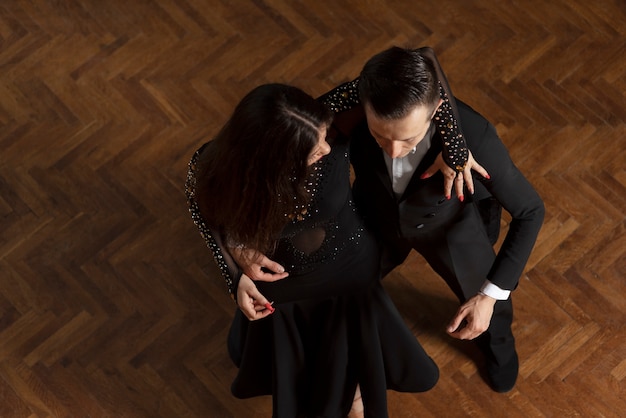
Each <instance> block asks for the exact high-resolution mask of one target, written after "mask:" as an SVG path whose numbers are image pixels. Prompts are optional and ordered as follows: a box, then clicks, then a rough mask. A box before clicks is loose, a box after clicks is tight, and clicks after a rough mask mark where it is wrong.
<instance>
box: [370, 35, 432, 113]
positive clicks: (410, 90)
mask: <svg viewBox="0 0 626 418" xmlns="http://www.w3.org/2000/svg"><path fill="white" fill-rule="evenodd" d="M359 96H360V100H361V102H362V103H363V104H364V105H369V106H371V108H372V109H373V110H374V112H375V113H376V115H377V116H379V117H380V118H383V119H399V118H402V117H404V116H406V115H407V114H408V113H409V112H410V111H411V110H413V109H414V108H415V106H417V105H420V106H424V105H426V106H432V107H433V109H434V107H435V105H436V104H437V101H438V99H439V87H438V83H437V76H436V73H435V68H434V66H433V63H432V62H431V61H430V60H429V59H428V58H426V57H425V56H424V55H422V53H421V50H419V49H404V48H400V47H397V46H394V47H391V48H389V49H387V50H385V51H383V52H380V53H378V54H376V55H374V56H373V57H372V58H370V59H369V61H367V63H366V64H365V66H364V67H363V70H362V71H361V75H360V79H359Z"/></svg>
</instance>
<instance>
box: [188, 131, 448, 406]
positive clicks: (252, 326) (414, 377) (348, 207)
mask: <svg viewBox="0 0 626 418" xmlns="http://www.w3.org/2000/svg"><path fill="white" fill-rule="evenodd" d="M207 145H210V143H209V144H207ZM200 152H210V146H208V147H203V148H201V149H200V150H199V151H198V152H197V153H196V155H194V158H193V159H192V161H191V163H190V172H189V178H188V183H187V192H188V198H189V202H190V207H191V212H192V216H193V219H194V221H195V222H196V224H197V225H198V226H199V227H200V231H201V233H202V235H203V236H204V238H205V239H206V240H207V244H208V245H209V248H211V250H212V251H213V254H214V256H215V259H216V261H217V262H218V265H220V268H221V269H222V273H223V275H224V277H225V278H226V279H227V283H228V285H229V289H230V290H231V292H234V293H235V294H236V283H237V275H238V271H237V268H236V266H235V265H234V264H232V262H231V260H230V259H229V258H228V254H226V253H225V252H224V251H223V249H222V248H221V245H220V244H221V242H220V240H219V236H217V235H216V234H215V233H212V231H211V230H209V228H207V226H206V223H205V222H204V220H203V219H202V216H201V215H200V213H199V210H198V207H197V205H196V204H195V200H194V186H195V177H194V170H195V160H196V159H197V157H198V155H199V153H200ZM313 169H314V170H313V173H312V175H311V178H310V182H309V184H308V186H309V189H310V191H311V193H312V199H311V203H310V205H309V207H308V208H307V210H306V213H305V214H303V215H302V216H300V217H299V218H301V219H294V220H293V221H291V222H290V223H289V224H288V225H287V226H286V227H285V229H284V231H283V233H282V237H281V239H280V241H279V243H278V245H277V247H276V250H275V252H274V254H272V255H271V256H270V258H272V259H273V260H275V261H277V262H278V263H280V264H282V265H283V266H284V267H285V269H286V271H288V272H289V276H288V277H287V278H286V279H283V280H280V281H277V282H273V283H268V282H259V281H257V282H256V285H257V287H258V289H259V291H260V292H261V293H262V294H263V295H264V296H265V297H267V299H268V300H270V301H273V302H274V307H275V308H276V311H275V312H274V313H273V314H271V315H269V316H268V317H266V318H264V319H261V320H257V321H248V320H247V318H245V316H244V315H243V314H242V313H241V311H239V310H238V309H237V310H236V313H235V317H234V320H233V323H232V326H231V330H230V334H229V339H228V350H229V353H230V355H231V358H232V359H233V361H234V362H235V364H236V365H237V366H238V367H239V372H238V374H237V377H236V378H235V381H234V382H233V384H232V388H231V389H232V393H233V394H234V395H235V396H236V397H239V398H248V397H253V396H259V395H272V396H273V404H274V408H273V409H274V416H275V417H288V418H292V417H299V416H306V417H337V418H339V417H345V416H346V414H347V413H348V411H349V410H350V407H351V404H352V400H353V397H354V392H355V389H356V385H357V383H358V384H359V385H360V387H361V393H362V397H363V403H364V406H365V416H366V417H376V418H381V417H386V416H387V399H386V391H387V389H392V390H396V391H405V392H421V391H425V390H428V389H430V388H432V387H433V386H434V384H435V383H436V382H437V379H438V376H439V372H438V369H437V366H436V365H435V363H434V362H433V361H432V359H431V358H430V357H428V355H427V354H426V353H425V352H424V350H423V349H422V347H421V346H420V344H419V343H418V342H417V340H416V338H415V336H414V335H413V333H412V332H411V331H410V330H409V329H408V328H407V326H406V325H405V323H404V321H403V319H402V318H401V316H400V315H399V313H398V311H397V310H396V308H395V306H394V304H393V303H392V301H391V300H390V298H389V296H388V295H387V293H386V292H385V291H384V289H383V288H382V286H381V283H380V280H379V279H380V275H379V260H380V258H379V254H378V248H377V245H376V243H375V241H374V239H373V237H372V236H371V235H370V234H369V233H368V232H367V231H366V230H365V229H364V228H363V224H362V222H361V219H360V217H359V216H358V215H357V213H356V211H355V208H354V205H353V203H352V193H351V188H350V171H349V158H348V146H347V143H345V141H342V140H335V141H334V143H333V144H332V151H331V153H330V154H329V155H327V156H325V157H324V158H323V159H322V160H320V161H319V162H318V163H316V164H315V165H314V166H313Z"/></svg>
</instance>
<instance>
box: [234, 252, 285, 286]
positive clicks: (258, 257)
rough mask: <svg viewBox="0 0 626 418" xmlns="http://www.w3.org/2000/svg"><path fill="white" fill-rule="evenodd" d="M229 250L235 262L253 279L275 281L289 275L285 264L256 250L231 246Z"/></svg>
mask: <svg viewBox="0 0 626 418" xmlns="http://www.w3.org/2000/svg"><path fill="white" fill-rule="evenodd" d="M228 252H229V253H230V255H231V256H232V257H233V259H234V260H235V263H237V265H238V266H239V267H241V270H243V272H244V273H245V274H247V275H248V277H250V278H251V279H252V280H260V281H262V282H275V281H276V280H281V279H284V278H285V277H287V276H289V273H287V272H286V271H285V268H284V267H283V266H281V265H280V264H278V263H277V262H275V261H272V260H270V259H269V258H267V257H266V256H265V254H262V253H260V252H258V251H256V250H253V249H250V248H237V247H230V248H229V249H228Z"/></svg>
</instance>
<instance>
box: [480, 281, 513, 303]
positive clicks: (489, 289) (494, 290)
mask: <svg viewBox="0 0 626 418" xmlns="http://www.w3.org/2000/svg"><path fill="white" fill-rule="evenodd" d="M478 293H480V294H483V295H485V296H489V297H491V298H494V299H495V300H507V299H508V298H509V296H510V295H511V291H510V290H505V289H500V287H498V286H496V285H495V284H493V283H491V282H490V281H489V280H485V283H484V284H483V286H482V287H481V288H480V290H479V291H478Z"/></svg>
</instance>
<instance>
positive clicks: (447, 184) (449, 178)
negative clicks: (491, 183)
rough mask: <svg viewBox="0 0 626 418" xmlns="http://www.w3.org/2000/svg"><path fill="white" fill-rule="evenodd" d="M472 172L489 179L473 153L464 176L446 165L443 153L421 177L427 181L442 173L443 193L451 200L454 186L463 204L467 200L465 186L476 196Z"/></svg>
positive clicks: (470, 153)
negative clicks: (437, 173)
mask: <svg viewBox="0 0 626 418" xmlns="http://www.w3.org/2000/svg"><path fill="white" fill-rule="evenodd" d="M472 170H474V171H476V172H477V173H478V174H480V175H481V176H483V177H484V178H486V179H489V178H490V177H489V173H487V170H485V169H484V168H483V167H482V166H481V165H480V164H478V163H477V162H476V160H474V156H473V155H472V152H471V151H469V156H468V159H467V164H465V169H464V170H463V172H462V174H461V173H460V172H456V171H455V170H453V169H452V168H450V166H448V164H446V163H445V161H444V160H443V157H442V155H441V153H439V155H438V156H437V158H436V159H435V162H434V163H433V165H431V166H430V167H428V169H427V170H426V171H425V172H424V174H422V175H421V177H420V178H421V179H427V178H429V177H431V176H432V175H434V174H435V173H436V172H437V171H441V173H442V174H443V191H444V194H445V196H446V198H447V199H450V195H451V194H452V186H454V191H455V192H456V195H457V197H458V198H459V200H460V201H461V202H462V201H463V199H465V196H464V194H463V184H465V186H466V187H467V190H468V191H469V192H470V193H471V194H474V180H473V179H472Z"/></svg>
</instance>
